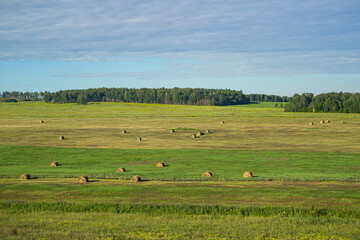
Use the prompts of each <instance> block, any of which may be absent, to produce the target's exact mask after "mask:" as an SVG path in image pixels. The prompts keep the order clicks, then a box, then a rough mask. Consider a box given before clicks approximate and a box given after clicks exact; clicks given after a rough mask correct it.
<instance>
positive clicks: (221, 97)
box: [0, 88, 289, 106]
mask: <svg viewBox="0 0 360 240" xmlns="http://www.w3.org/2000/svg"><path fill="white" fill-rule="evenodd" d="M39 100H44V101H45V102H47V103H76V102H77V103H80V104H86V103H87V102H134V103H164V104H187V105H219V106H222V105H235V104H248V103H250V102H288V101H289V97H286V96H285V97H281V96H277V95H266V94H249V95H246V94H243V92H242V91H235V90H228V89H225V90H222V89H203V88H172V89H166V88H158V89H155V88H149V89H148V88H141V89H133V88H132V89H129V88H93V89H86V90H65V91H58V92H53V93H51V92H20V91H13V92H9V91H4V92H2V93H1V95H0V101H7V102H16V101H39Z"/></svg>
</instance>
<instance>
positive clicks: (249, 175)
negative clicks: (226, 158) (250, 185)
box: [243, 171, 253, 178]
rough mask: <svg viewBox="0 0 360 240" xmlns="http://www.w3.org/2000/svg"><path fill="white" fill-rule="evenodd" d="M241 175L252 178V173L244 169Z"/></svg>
mask: <svg viewBox="0 0 360 240" xmlns="http://www.w3.org/2000/svg"><path fill="white" fill-rule="evenodd" d="M243 177H247V178H252V177H253V175H252V173H251V172H249V171H246V172H244V173H243Z"/></svg>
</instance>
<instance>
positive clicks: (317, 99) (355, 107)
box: [285, 92, 360, 113]
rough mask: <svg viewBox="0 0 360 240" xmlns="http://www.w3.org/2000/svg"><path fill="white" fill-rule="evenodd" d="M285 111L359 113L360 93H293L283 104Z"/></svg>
mask: <svg viewBox="0 0 360 240" xmlns="http://www.w3.org/2000/svg"><path fill="white" fill-rule="evenodd" d="M285 111H287V112H337V113H360V93H342V92H340V93H335V92H332V93H323V94H319V95H316V96H314V94H312V93H304V94H302V95H299V94H295V95H294V96H293V97H292V98H290V101H289V103H288V104H287V105H286V106H285Z"/></svg>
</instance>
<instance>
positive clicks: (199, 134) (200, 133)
mask: <svg viewBox="0 0 360 240" xmlns="http://www.w3.org/2000/svg"><path fill="white" fill-rule="evenodd" d="M201 135H204V133H202V132H198V133H197V134H196V136H197V137H200V136H201Z"/></svg>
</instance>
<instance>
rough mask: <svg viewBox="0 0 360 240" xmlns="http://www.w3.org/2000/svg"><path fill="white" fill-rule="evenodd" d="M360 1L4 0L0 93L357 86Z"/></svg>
mask: <svg viewBox="0 0 360 240" xmlns="http://www.w3.org/2000/svg"><path fill="white" fill-rule="evenodd" d="M359 12H360V1H358V0H348V1H347V0H326V1H325V0H311V1H307V0H304V1H280V0H279V1H271V0H268V1H253V0H252V1H250V0H237V1H231V0H230V1H226V0H207V1H202V0H199V1H196V0H182V1H170V0H121V1H115V0H103V1H95V0H72V1H70V0H56V1H52V0H46V1H45V0H44V1H41V0H34V1H18V0H1V1H0V91H5V90H7V91H13V90H20V91H57V90H60V89H74V88H80V89H82V88H90V87H136V88H140V87H202V88H230V89H235V90H243V91H244V92H245V93H266V94H278V95H288V96H291V95H293V94H294V93H303V92H313V93H322V92H330V91H346V92H359V90H360V14H359Z"/></svg>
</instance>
